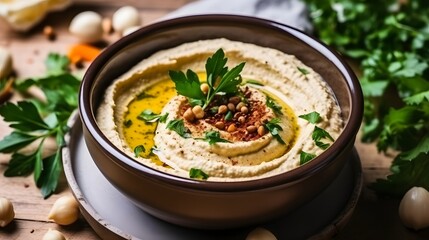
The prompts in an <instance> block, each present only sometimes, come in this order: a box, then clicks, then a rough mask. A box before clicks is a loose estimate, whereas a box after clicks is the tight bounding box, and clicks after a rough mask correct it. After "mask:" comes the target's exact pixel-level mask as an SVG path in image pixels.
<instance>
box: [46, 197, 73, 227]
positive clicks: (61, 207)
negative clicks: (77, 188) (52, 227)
mask: <svg viewBox="0 0 429 240" xmlns="http://www.w3.org/2000/svg"><path fill="white" fill-rule="evenodd" d="M78 218H79V204H78V202H77V201H76V199H75V198H74V197H73V196H62V197H60V198H58V199H57V200H56V201H55V203H54V205H53V206H52V208H51V211H50V212H49V215H48V219H50V220H53V221H54V222H55V223H57V224H60V225H69V224H72V223H74V222H75V221H76V220H77V219H78Z"/></svg>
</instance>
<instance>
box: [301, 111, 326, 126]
mask: <svg viewBox="0 0 429 240" xmlns="http://www.w3.org/2000/svg"><path fill="white" fill-rule="evenodd" d="M298 117H299V118H302V119H305V120H307V121H308V122H310V123H312V124H316V123H318V122H320V121H321V120H322V118H321V117H320V114H319V113H318V112H311V113H307V114H303V115H299V116H298Z"/></svg>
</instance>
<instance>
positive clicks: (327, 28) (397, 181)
mask: <svg viewBox="0 0 429 240" xmlns="http://www.w3.org/2000/svg"><path fill="white" fill-rule="evenodd" d="M305 1H306V2H307V3H308V6H309V10H310V16H311V18H312V21H313V23H314V26H315V31H316V32H315V34H316V35H317V36H318V37H319V38H321V40H322V41H324V42H325V43H327V44H328V45H331V46H333V47H335V48H336V49H338V50H339V51H340V52H342V53H343V54H345V55H347V56H349V57H351V58H352V59H353V60H354V61H357V62H358V63H360V68H361V70H362V76H361V78H360V81H361V84H362V88H363V92H364V97H365V114H364V126H363V137H362V140H363V141H366V142H371V141H376V142H377V147H378V150H379V151H387V150H388V149H394V150H397V151H398V152H399V153H398V155H397V156H396V157H395V159H394V160H393V162H392V165H391V172H392V174H391V175H390V176H388V177H387V179H378V180H377V181H376V182H375V183H374V184H372V186H371V187H372V188H373V189H374V190H376V191H377V192H378V193H380V194H388V195H392V196H401V195H403V194H404V193H405V192H406V191H407V190H408V189H410V188H411V187H412V186H422V187H425V188H426V189H429V178H428V177H427V175H428V174H429V69H428V66H429V62H428V61H429V15H428V14H427V9H429V1H426V0H413V1H397V0H385V1H382V2H380V1H371V0H336V1H333V0H330V1H318V0H305Z"/></svg>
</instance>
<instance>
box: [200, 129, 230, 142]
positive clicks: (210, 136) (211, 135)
mask: <svg viewBox="0 0 429 240" xmlns="http://www.w3.org/2000/svg"><path fill="white" fill-rule="evenodd" d="M203 140H204V141H207V142H209V144H210V145H213V144H215V143H218V142H230V141H228V140H226V139H223V138H221V137H220V133H219V132H218V131H209V132H205V135H204V138H203Z"/></svg>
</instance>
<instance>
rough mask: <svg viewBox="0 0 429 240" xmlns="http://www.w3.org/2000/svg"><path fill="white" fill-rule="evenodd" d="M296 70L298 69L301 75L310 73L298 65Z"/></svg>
mask: <svg viewBox="0 0 429 240" xmlns="http://www.w3.org/2000/svg"><path fill="white" fill-rule="evenodd" d="M298 71H300V72H301V73H302V74H303V75H307V74H309V73H310V72H309V71H308V70H307V69H305V68H301V67H298Z"/></svg>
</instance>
